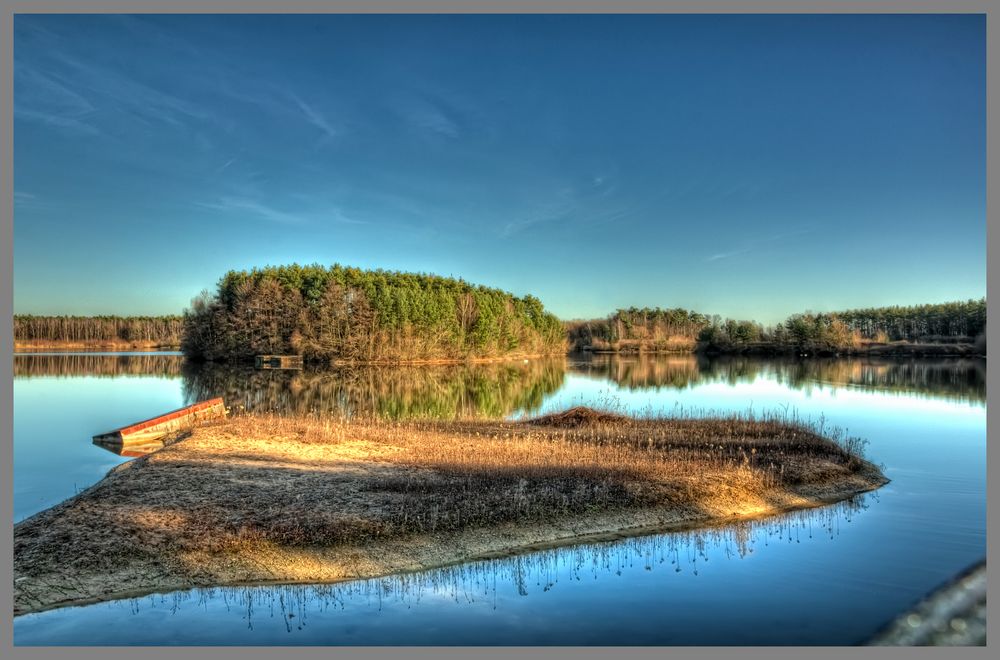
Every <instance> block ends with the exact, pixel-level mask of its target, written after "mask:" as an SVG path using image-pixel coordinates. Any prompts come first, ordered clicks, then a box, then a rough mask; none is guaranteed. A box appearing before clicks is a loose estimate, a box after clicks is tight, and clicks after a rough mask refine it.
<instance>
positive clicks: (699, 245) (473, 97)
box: [14, 15, 986, 323]
mask: <svg viewBox="0 0 1000 660" xmlns="http://www.w3.org/2000/svg"><path fill="white" fill-rule="evenodd" d="M985 37H986V21H985V18H984V17H983V16H974V15H950V16H919V15H892V16H768V15H758V16H707V15H706V16H679V15H678V16H671V15H656V16H336V15H325V16H85V15H80V16H30V15H18V16H16V17H15V21H14V309H15V312H17V313H41V314H44V313H75V314H101V313H118V314H157V313H177V312H179V311H180V310H181V309H183V308H184V307H185V306H187V304H188V303H189V301H190V299H191V298H192V297H193V296H195V295H196V294H197V293H198V292H199V291H201V290H202V289H204V288H213V287H214V284H215V282H216V281H217V279H218V278H219V276H220V275H221V274H222V273H223V272H225V271H226V270H229V269H231V268H248V267H252V266H255V265H265V264H279V263H288V262H292V261H297V262H300V263H313V262H318V263H325V264H329V263H334V262H339V263H343V264H348V265H356V266H361V267H370V268H377V267H381V268H386V269H393V270H407V271H423V272H434V273H439V274H443V275H454V276H457V277H463V278H465V279H466V280H469V281H472V282H476V283H482V284H488V285H491V286H498V287H501V288H504V289H508V290H511V291H513V292H515V293H517V294H519V295H521V294H525V293H532V294H534V295H537V296H538V297H539V298H541V300H542V301H543V302H544V303H545V304H546V306H547V307H548V308H549V309H550V310H552V311H553V312H555V313H556V314H558V315H560V316H561V317H563V318H580V317H591V316H603V315H605V314H606V313H608V312H610V311H612V310H613V309H614V308H616V307H623V306H624V307H627V306H632V305H636V306H663V307H674V306H682V307H688V308H694V309H697V310H699V311H703V312H706V313H717V314H721V315H723V316H732V317H738V318H755V319H758V320H761V321H764V322H768V323H770V322H774V321H777V320H779V319H781V318H784V317H785V316H787V315H788V314H790V313H793V312H796V311H802V310H806V309H811V310H816V311H820V310H831V309H838V308H846V307H860V306H868V305H881V304H910V303H919V302H939V301H943V300H950V299H965V298H970V297H976V298H978V297H981V296H984V295H985V294H986V244H985V238H986V209H985V204H986V185H985V176H986V151H985V139H986V117H985V110H986V96H985V94H986V80H985V49H986V39H985Z"/></svg>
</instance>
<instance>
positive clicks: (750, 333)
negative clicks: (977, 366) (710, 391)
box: [566, 298, 986, 352]
mask: <svg viewBox="0 0 1000 660" xmlns="http://www.w3.org/2000/svg"><path fill="white" fill-rule="evenodd" d="M566 331H567V334H568V337H569V340H570V345H571V346H572V347H573V348H576V349H585V350H612V351H631V350H641V351H657V350H685V349H693V348H694V346H695V343H696V342H697V345H700V346H701V347H703V348H710V349H716V350H722V351H725V350H730V349H738V348H741V347H748V346H758V347H762V346H769V347H772V348H775V349H789V350H791V349H806V350H820V351H823V350H841V349H851V348H857V347H859V346H861V345H863V344H871V343H886V342H897V341H907V342H913V343H921V342H966V343H972V342H976V344H977V346H980V347H981V351H980V352H985V332H986V299H985V298H983V299H980V300H968V301H959V302H949V303H940V304H931V305H914V306H910V307H900V306H894V307H874V308H867V309H852V310H847V311H842V312H825V313H818V314H814V313H808V312H807V313H804V314H794V315H792V316H790V317H789V318H788V319H786V320H785V321H784V322H783V323H779V324H777V325H775V326H773V327H764V326H763V325H761V324H760V323H756V322H754V321H745V320H742V321H741V320H734V319H725V320H723V319H722V318H721V317H719V316H717V315H716V316H706V315H704V314H699V313H697V312H691V311H687V310H684V309H658V308H657V309H636V308H631V309H620V310H617V311H616V312H615V313H614V314H612V315H611V316H609V317H608V318H606V319H596V320H592V321H571V322H568V323H567V324H566ZM685 339H686V340H691V341H690V342H689V344H687V345H685V343H684V341H683V340H685Z"/></svg>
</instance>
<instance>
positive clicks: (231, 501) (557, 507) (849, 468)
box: [14, 409, 885, 611]
mask: <svg viewBox="0 0 1000 660" xmlns="http://www.w3.org/2000/svg"><path fill="white" fill-rule="evenodd" d="M817 431H818V429H810V428H807V427H805V426H803V425H801V424H798V423H794V422H790V421H788V420H781V419H778V418H763V419H752V418H750V417H748V416H739V415H737V416H731V417H725V418H716V419H707V420H706V419H688V418H681V417H677V418H673V419H667V420H664V419H634V418H628V417H624V416H620V415H616V414H613V413H608V412H598V411H593V410H589V409H572V410H569V411H566V412H564V413H560V414H557V415H550V416H547V417H542V418H538V419H533V420H528V421H526V422H495V421H475V420H471V421H456V422H431V421H411V422H387V421H377V420H353V421H345V420H337V419H330V418H307V417H300V418H287V417H278V416H270V415H245V416H237V417H236V418H234V419H231V420H228V421H226V422H221V423H217V424H214V425H211V426H206V427H203V428H199V429H197V430H195V431H194V432H193V433H192V434H191V435H190V436H189V437H187V438H185V439H183V440H181V441H179V442H176V443H174V444H171V445H169V446H167V447H165V448H164V449H163V450H161V451H158V452H155V453H153V454H150V455H148V456H145V457H142V458H139V459H136V460H135V461H133V462H132V463H130V464H126V465H125V466H122V467H121V468H120V469H118V470H115V471H113V472H112V473H110V474H109V475H108V477H107V478H105V480H104V481H102V482H100V483H99V484H97V485H96V486H95V487H93V488H91V489H89V490H88V491H85V492H84V493H82V494H80V495H79V496H77V497H75V498H73V499H71V500H69V501H67V502H65V503H63V504H61V505H59V506H57V507H55V508H53V509H50V510H49V511H46V512H43V513H41V514H38V515H37V516H34V517H32V518H30V519H28V520H26V521H24V522H22V523H19V524H18V525H16V526H15V543H14V551H15V575H16V576H19V577H21V578H23V580H22V582H21V583H18V582H15V591H16V592H17V594H19V595H18V596H17V600H18V602H17V603H16V608H15V609H16V610H18V611H28V610H29V609H37V608H39V607H43V606H46V603H50V602H51V601H53V600H55V601H71V600H73V598H72V597H71V596H69V595H67V594H79V593H93V592H94V591H95V590H98V591H99V593H100V594H101V596H100V597H104V596H103V594H104V591H103V590H106V589H108V586H107V582H108V581H109V579H110V578H109V577H108V576H111V575H115V571H117V572H118V574H117V577H115V578H114V579H115V580H116V582H115V586H116V587H117V590H121V589H122V588H123V587H122V583H123V581H124V583H126V585H127V586H128V588H139V587H137V586H136V585H147V586H148V583H150V582H152V583H155V584H156V585H158V586H160V587H161V588H162V585H163V584H164V583H166V584H184V585H186V584H206V583H207V584H218V583H225V582H232V581H239V580H249V579H312V580H319V579H334V578H336V577H337V576H339V577H344V576H348V575H351V576H358V575H372V574H384V573H385V572H391V571H392V570H400V567H401V566H411V565H412V561H413V560H412V559H411V557H414V556H416V555H415V554H414V552H415V551H413V549H412V548H413V545H412V544H414V543H418V545H419V543H424V544H425V545H426V543H427V541H426V539H432V540H433V539H436V543H437V546H438V547H436V549H434V550H433V552H432V551H430V550H427V551H426V552H425V555H426V556H427V557H428V559H422V560H420V563H423V564H426V563H430V564H434V563H435V562H436V563H447V562H448V561H454V560H455V559H456V555H455V553H456V552H458V558H461V557H462V556H463V555H464V554H466V553H467V551H459V550H452V549H450V548H449V547H448V546H449V543H454V542H455V541H454V540H455V539H458V538H466V537H467V536H468V534H470V533H471V534H473V535H476V534H480V535H482V534H483V533H484V532H485V535H486V536H487V537H489V538H487V539H485V540H484V539H482V538H480V539H479V540H477V541H476V543H477V544H478V545H476V547H477V548H481V549H483V550H496V549H498V548H508V549H509V548H514V547H518V546H519V545H524V544H525V543H526V542H527V540H528V537H526V536H524V535H523V534H520V535H519V530H522V529H529V528H530V529H534V530H535V531H533V532H532V534H533V536H531V537H530V538H531V539H532V540H533V541H532V542H537V541H544V540H545V539H546V538H554V537H553V536H552V534H553V533H554V532H553V530H556V529H557V528H558V527H559V526H560V525H564V524H565V523H566V521H581V520H587V519H588V518H593V517H595V516H608V515H615V516H618V517H617V518H615V520H616V521H617V522H615V523H613V526H614V528H613V529H610V530H608V529H604V528H601V527H600V526H598V527H599V528H598V529H597V530H596V531H602V530H603V531H617V529H619V528H621V527H627V526H629V523H628V522H625V523H623V522H621V521H622V520H627V519H629V517H630V516H636V517H634V520H636V521H637V520H640V518H639V517H638V516H637V514H636V512H642V511H646V512H648V511H656V512H658V514H657V515H658V518H657V520H660V521H672V522H683V521H686V522H688V523H692V522H698V521H702V522H705V521H712V520H717V519H719V518H726V517H730V516H739V515H760V514H762V513H767V512H773V511H777V510H785V509H789V508H796V507H803V506H815V505H817V504H819V503H822V502H827V501H832V500H837V499H843V498H845V497H847V496H849V495H852V494H854V493H857V492H860V491H863V490H870V489H872V488H875V487H877V486H879V485H881V484H882V483H884V482H885V480H884V478H883V477H882V476H881V474H880V473H879V472H878V470H877V469H876V468H875V467H874V466H872V465H871V464H870V463H867V462H866V461H864V459H863V458H862V457H861V456H860V455H859V454H858V452H857V449H858V446H859V445H857V444H856V443H855V444H851V442H848V441H843V440H841V441H839V442H838V441H836V440H835V439H831V438H827V437H822V436H820V435H819V434H818V433H817ZM852 442H853V441H852ZM630 512H631V513H630ZM623 516H624V518H623ZM609 524H612V523H602V525H604V527H607V526H608V525H609ZM512 525H513V526H514V527H511V526H512ZM532 526H534V527H532ZM500 529H503V530H505V531H504V533H503V534H504V535H502V538H501V536H497V535H496V534H492V533H491V532H490V530H500ZM539 530H541V531H539ZM456 534H458V535H463V534H465V535H466V537H461V536H458V537H456V536H454V535H456ZM447 535H452V536H447ZM558 536H559V535H558V534H556V537H558ZM446 537H447V538H449V539H452V541H450V542H448V543H445V542H444V541H443V539H445V538H446ZM414 539H424V540H423V541H419V542H417V541H414ZM399 544H402V545H399ZM408 544H409V545H408ZM442 544H444V545H443V546H442ZM432 545H433V544H432ZM408 547H409V548H410V549H409V550H407V549H406V548H408ZM392 548H395V549H396V551H397V556H396V558H395V559H392V560H390V559H387V558H386V557H388V555H387V554H386V553H387V552H388V551H389V549H392ZM359 549H360V550H359ZM331 552H332V553H333V554H330V553H331ZM317 553H319V554H317ZM323 553H326V554H325V555H323ZM320 555H323V556H324V557H325V559H323V560H322V561H320V560H317V559H316V557H318V556H320ZM358 557H367V559H364V560H363V561H362V560H361V559H358ZM345 562H346V563H345ZM332 563H335V564H336V567H334V568H331V565H332ZM251 564H253V565H251ZM233 565H238V567H239V570H236V569H233V568H232V566H233ZM81 576H84V577H81ZM86 576H89V578H88V577H86ZM123 576H124V577H123ZM156 576H159V577H156ZM88 580H89V581H88ZM74 581H75V582H74ZM66 584H75V585H76V586H73V587H72V588H71V589H68V588H67V587H66ZM102 585H103V586H102ZM53 589H62V590H63V591H64V592H65V593H62V594H60V593H59V592H58V591H53ZM67 589H68V591H67ZM79 597H80V596H76V598H77V599H78V598H79Z"/></svg>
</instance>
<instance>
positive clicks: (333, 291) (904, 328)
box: [14, 264, 986, 364]
mask: <svg viewBox="0 0 1000 660" xmlns="http://www.w3.org/2000/svg"><path fill="white" fill-rule="evenodd" d="M14 340H15V348H18V349H32V348H48V347H65V348H77V347H79V348H86V347H109V348H168V347H169V348H176V347H181V348H182V349H183V351H184V353H185V355H187V356H188V357H189V358H192V359H195V360H211V361H245V360H248V359H252V358H253V357H254V356H255V355H261V354H291V355H301V356H303V358H304V359H305V360H306V361H308V362H312V363H325V364H355V363H357V364H379V363H387V364H388V363H403V362H408V363H419V362H462V361H470V360H472V361H474V360H493V359H509V358H527V357H538V356H543V355H559V354H565V353H566V352H567V351H569V352H573V351H590V352H611V353H671V352H675V353H691V352H703V353H709V354H712V353H740V354H763V355H773V354H795V355H803V354H805V355H839V354H872V355H983V356H985V354H986V299H985V298H982V299H979V300H968V301H960V302H947V303H940V304H928V305H915V306H908V307H901V306H892V307H877V308H866V309H852V310H846V311H840V312H823V313H810V312H807V313H802V314H795V315H793V316H791V317H789V318H788V319H787V320H785V321H784V322H783V323H778V324H776V325H774V326H771V327H765V326H764V325H762V324H760V323H757V322H755V321H749V320H734V319H723V318H722V317H720V316H718V315H715V316H710V315H707V314H702V313H700V312H695V311H691V310H686V309H680V308H675V309H661V308H658V307H656V308H642V309H638V308H634V307H633V308H629V309H619V310H617V311H615V312H614V313H613V314H611V315H609V316H608V317H606V318H602V319H592V320H574V321H565V322H564V321H560V320H559V319H558V318H557V317H556V316H555V315H553V314H552V313H550V312H548V311H546V310H545V308H544V306H543V305H542V303H541V301H540V300H539V299H538V298H536V297H534V296H531V295H525V296H523V297H518V296H516V295H514V294H512V293H509V292H507V291H503V290H500V289H496V288H491V287H486V286H480V285H474V284H470V283H468V282H465V281H464V280H461V279H456V278H450V277H441V276H437V275H429V274H416V273H403V272H398V271H385V270H362V269H359V268H351V267H345V266H341V265H334V266H331V267H325V266H320V265H309V266H300V265H298V264H291V265H288V266H269V267H266V268H260V269H253V270H250V271H235V270H234V271H230V272H228V273H226V274H225V275H224V276H223V277H222V278H221V279H220V280H219V282H218V285H217V287H216V290H215V291H214V292H203V293H202V294H201V295H200V296H199V297H198V298H196V299H195V300H194V301H192V305H191V307H190V309H187V310H185V311H184V314H183V315H182V316H162V317H148V316H146V317H119V316H98V317H82V316H32V315H18V316H15V317H14Z"/></svg>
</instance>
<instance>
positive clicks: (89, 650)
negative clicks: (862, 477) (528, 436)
mask: <svg viewBox="0 0 1000 660" xmlns="http://www.w3.org/2000/svg"><path fill="white" fill-rule="evenodd" d="M0 8H2V11H0V49H2V50H0V53H2V57H0V145H2V150H0V155H2V160H0V200H2V206H0V266H2V268H0V306H2V311H3V314H5V317H4V318H5V320H4V321H3V322H2V323H0V346H3V351H4V353H5V357H4V359H3V361H2V363H0V364H2V369H3V372H2V373H0V388H2V389H0V418H2V419H3V420H5V421H4V424H3V425H2V427H0V442H2V444H0V447H2V451H3V454H2V459H3V460H0V483H3V484H5V485H4V486H3V487H2V488H0V502H2V512H3V516H4V517H5V519H6V520H13V497H12V494H13V492H12V489H11V487H10V486H9V484H11V483H12V476H13V461H12V458H13V429H12V423H13V362H12V357H11V352H12V347H13V321H12V316H13V173H12V170H13V137H14V136H13V130H14V129H13V15H14V14H15V13H704V14H707V13H837V14H841V13H866V14H869V13H875V14H878V13H942V14H944V13H952V14H953V13H976V14H986V15H987V27H986V29H987V102H986V103H987V121H988V122H990V120H995V119H996V118H997V115H998V111H997V104H996V102H995V93H996V91H997V89H998V86H1000V85H998V79H1000V44H998V42H997V39H996V37H997V34H998V28H997V26H995V25H994V24H993V21H992V20H991V18H993V17H992V16H990V14H994V15H1000V8H998V7H996V6H994V3H993V2H990V1H989V0H950V1H949V0H871V1H865V0H701V1H698V0H618V1H617V2H615V1H614V0H535V1H532V0H506V1H503V0H499V1H498V0H485V1H483V2H481V3H476V4H470V3H469V2H468V0H465V1H463V0H369V1H368V2H365V1H364V0H326V1H323V0H290V1H288V2H281V1H280V0H242V1H240V0H206V1H203V2H199V1H198V0H173V1H171V0H36V1H34V2H29V1H25V0H0ZM986 148H987V163H989V162H990V161H992V162H993V163H996V162H998V160H1000V158H998V155H1000V154H998V148H1000V143H998V140H997V132H996V131H995V130H994V131H992V132H991V131H989V129H988V128H987V144H986ZM998 189H1000V174H998V170H997V168H996V167H994V168H992V169H991V168H989V166H987V191H988V192H987V226H986V228H985V229H986V242H987V263H989V261H990V257H991V256H995V255H997V254H998V251H1000V247H997V245H996V244H997V243H998V240H997V239H996V235H995V233H994V235H992V236H991V232H990V231H989V219H994V220H995V219H996V217H997V214H998V209H1000V206H998V203H997V196H996V192H995V191H997V190H998ZM991 193H992V194H991ZM987 270H988V272H987V288H989V285H990V284H992V283H993V280H994V279H995V278H996V277H1000V276H998V275H996V272H992V273H991V272H989V269H988V267H987ZM997 316H998V313H996V312H995V310H991V309H988V310H987V319H988V320H992V321H994V323H993V324H992V325H991V326H989V327H992V328H993V330H997V327H998V326H997V323H998V322H1000V321H998V319H997ZM997 334H998V333H997V332H993V331H989V332H988V339H989V342H990V343H993V342H994V341H995V340H996V337H995V335H997ZM997 379H998V377H997V375H996V373H992V374H991V373H990V372H989V371H987V392H988V393H991V392H995V391H997V390H996V386H997V384H998V383H997ZM987 401H989V395H988V396H987ZM996 414H997V413H996V411H995V410H994V412H993V413H991V412H990V409H989V406H988V407H987V438H988V439H987V442H989V436H991V435H994V434H993V433H992V432H991V431H990V428H991V427H994V428H995V422H996V420H995V419H994V417H996ZM987 455H988V456H987V472H988V474H990V473H995V472H996V471H997V469H998V468H997V464H998V462H1000V459H998V458H997V452H995V451H994V452H993V453H992V455H990V454H989V452H987ZM995 499H996V488H992V489H991V488H990V486H989V483H987V500H988V508H987V512H988V514H987V517H988V527H987V556H988V557H992V555H993V554H995V553H994V552H993V551H992V550H991V549H990V548H989V533H990V532H989V530H991V529H996V527H997V522H996V520H995V518H996V516H997V513H996V512H997V506H996V502H994V501H993V500H995ZM0 538H2V541H3V546H4V548H5V553H4V554H5V557H6V559H5V560H3V561H0V585H2V588H3V591H4V593H5V599H4V601H5V602H6V603H7V604H6V606H5V607H4V609H3V612H2V613H0V618H2V619H3V626H2V627H0V653H2V654H3V657H5V658H49V657H53V658H61V657H70V656H72V657H73V658H82V659H89V658H95V659H96V658H105V657H109V658H117V657H141V658H171V657H175V656H179V655H190V656H191V657H201V656H204V655H214V656H218V657H229V658H237V657H239V658H243V657H260V658H265V657H272V656H273V655H275V653H276V651H275V650H274V648H273V647H216V648H205V647H170V648H167V647H129V648H107V647H83V648H81V647H65V648H53V647H48V648H45V647H42V648H27V647H14V646H12V641H13V637H12V631H13V625H12V614H11V612H12V611H13V606H12V603H13V601H12V594H11V586H10V585H11V584H12V583H11V580H12V573H13V527H12V525H10V526H9V525H7V524H3V525H0ZM989 591H990V592H992V591H993V589H992V588H990V589H989ZM991 595H993V594H991ZM987 628H988V635H989V636H990V637H993V636H994V635H995V634H996V630H995V626H994V625H992V623H988V626H987ZM278 652H280V653H281V654H282V655H287V656H295V657H326V656H329V655H331V654H337V655H338V656H349V657H379V656H382V655H405V656H406V657H408V658H437V657H465V656H479V657H508V656H516V655H521V654H525V655H528V656H534V655H536V654H539V655H545V656H552V657H566V658H575V657H593V658H597V657H605V656H607V655H610V654H611V653H614V654H615V655H620V656H628V657H659V656H661V655H665V654H677V655H683V656H684V657H688V656H694V657H699V658H715V657H719V656H729V657H736V656H737V655H738V656H739V657H740V658H741V659H751V658H762V659H764V658H799V657H811V656H816V657H870V656H871V657H883V658H890V657H893V658H903V657H906V658H940V657H945V656H947V657H956V658H985V657H988V653H989V652H988V647H987V648H981V647H980V648H958V649H947V650H946V649H935V648H890V647H882V648H871V647H785V648H774V647H699V648H691V647H656V648H648V647H610V648H608V647H586V648H583V647H546V648H535V647H527V648H525V647H503V648H489V647H483V648H472V649H470V648H466V647H444V648H441V647H422V648H411V647H382V648H361V647H354V648H316V647H307V648H286V647H281V650H280V651H278Z"/></svg>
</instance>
